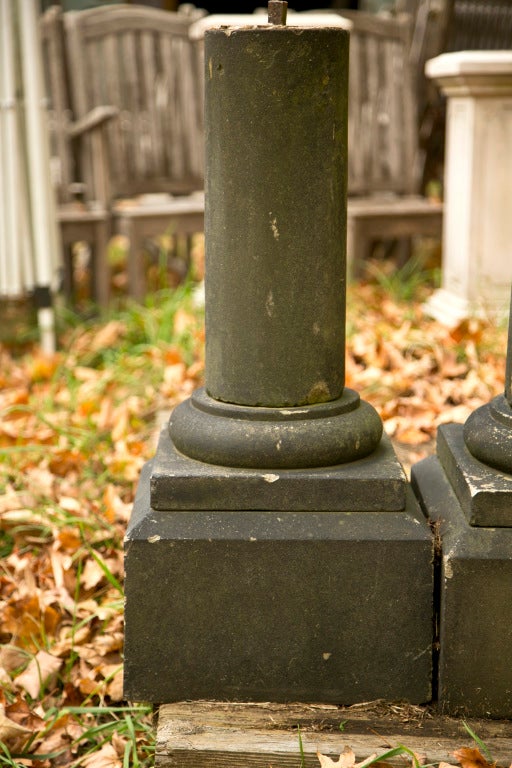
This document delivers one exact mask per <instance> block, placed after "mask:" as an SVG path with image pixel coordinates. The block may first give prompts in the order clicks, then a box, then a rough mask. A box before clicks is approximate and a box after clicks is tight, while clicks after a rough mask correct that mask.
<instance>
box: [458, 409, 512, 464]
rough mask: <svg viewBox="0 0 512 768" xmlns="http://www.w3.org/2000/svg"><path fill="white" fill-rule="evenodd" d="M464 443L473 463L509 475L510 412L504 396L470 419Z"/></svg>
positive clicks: (511, 461)
mask: <svg viewBox="0 0 512 768" xmlns="http://www.w3.org/2000/svg"><path fill="white" fill-rule="evenodd" d="M464 442H465V443H466V447H467V449H468V450H469V452H470V453H471V454H472V455H473V456H474V457H475V459H478V461H481V462H483V463H484V464H487V465H488V466H489V467H493V468H494V469H499V470H501V471H502V472H508V473H509V474H512V408H511V407H510V405H509V404H508V402H507V400H506V398H505V397H504V395H498V397H495V398H494V399H493V400H491V402H490V403H487V404H486V405H483V406H481V408H477V410H476V411H474V413H472V414H471V416H469V418H468V419H467V421H466V423H465V425H464Z"/></svg>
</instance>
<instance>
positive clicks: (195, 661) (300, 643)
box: [125, 465, 433, 703]
mask: <svg viewBox="0 0 512 768" xmlns="http://www.w3.org/2000/svg"><path fill="white" fill-rule="evenodd" d="M150 472H151V466H150V465H149V466H148V465H147V466H146V468H145V470H144V475H143V477H142V478H141V482H140V485H139V490H138V494H137V499H136V503H135V507H134V512H133V516H132V520H131V522H130V526H129V529H128V532H127V536H126V553H125V564H126V601H127V602H126V637H125V695H126V696H127V697H128V698H129V699H131V700H135V701H153V702H164V701H166V702H170V701H176V700H179V699H202V698H216V699H229V700H255V701H265V700H272V701H297V700H299V701H304V702H308V701H319V700H321V701H324V702H335V703H354V702H357V701H363V700H366V699H372V698H380V697H384V698H390V699H402V698H403V699H407V700H409V701H411V702H416V703H419V702H424V701H427V700H429V698H430V695H431V690H430V685H431V650H432V648H431V646H432V624H433V622H432V591H433V584H432V540H431V536H430V531H429V528H428V526H427V524H426V522H425V520H424V518H423V516H422V514H421V513H420V512H419V510H418V507H417V505H416V503H415V501H414V499H413V497H412V494H410V493H409V497H408V501H407V507H406V510H405V511H403V512H397V513H393V512H388V513H386V514H381V513H379V512H375V513H372V512H365V513H358V512H357V511H355V512H314V511H310V512H292V511H288V512H265V511H250V510H246V511H236V510H234V511H217V512H215V511H211V512H208V511H206V510H204V511H158V510H155V509H152V508H151V507H150V506H149V473H150Z"/></svg>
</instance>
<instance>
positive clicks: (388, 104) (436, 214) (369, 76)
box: [338, 10, 443, 276]
mask: <svg viewBox="0 0 512 768" xmlns="http://www.w3.org/2000/svg"><path fill="white" fill-rule="evenodd" d="M338 13H340V14H341V15H342V16H344V17H346V18H348V19H350V21H351V22H352V30H351V33H350V34H351V38H350V70H349V123H348V132H349V137H348V152H349V156H348V162H349V167H348V206H347V259H348V274H349V276H354V275H356V274H357V273H358V271H359V270H360V268H361V265H362V264H363V263H364V261H365V259H366V258H368V256H369V255H370V253H371V250H372V246H373V244H374V242H375V241H376V240H403V239H406V241H407V240H408V241H410V239H411V238H412V237H414V236H416V235H422V236H428V237H436V238H440V237H441V231H442V211H443V206H442V203H440V202H435V201H431V200H429V199H427V198H426V197H425V196H424V195H423V194H422V190H421V181H422V164H421V156H420V152H419V143H418V122H417V110H416V94H415V86H416V83H415V80H414V78H413V75H412V72H411V68H410V62H409V55H410V43H411V37H410V35H411V17H410V16H409V15H407V14H402V15H398V16H389V17H387V16H380V15H375V14H367V13H364V12H362V11H352V12H351V11H345V10H340V11H338Z"/></svg>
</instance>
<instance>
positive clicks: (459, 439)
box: [437, 424, 512, 528]
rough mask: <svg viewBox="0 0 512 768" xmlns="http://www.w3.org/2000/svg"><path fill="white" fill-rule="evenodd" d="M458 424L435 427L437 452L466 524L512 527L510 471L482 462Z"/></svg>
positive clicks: (511, 479) (511, 476)
mask: <svg viewBox="0 0 512 768" xmlns="http://www.w3.org/2000/svg"><path fill="white" fill-rule="evenodd" d="M463 430H464V427H463V426H462V424H446V425H444V426H441V427H439V430H438V434H437V455H438V457H439V460H440V462H441V464H442V465H443V468H444V471H445V472H446V476H447V477H448V479H449V481H450V483H451V486H452V488H453V490H454V491H455V493H456V495H457V499H458V500H459V504H460V505H461V507H462V510H463V512H464V514H465V515H466V518H467V521H468V523H469V524H470V525H477V526H480V525H481V526H487V527H491V528H492V527H501V526H503V527H512V475H508V474H506V473H505V472H500V471H499V470H497V469H493V468H492V467H488V466H486V465H485V464H482V462H481V461H478V459H475V458H474V456H472V455H471V453H470V452H469V451H468V449H467V448H466V445H465V443H464V436H463Z"/></svg>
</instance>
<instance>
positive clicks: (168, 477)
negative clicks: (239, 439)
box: [150, 429, 407, 512]
mask: <svg viewBox="0 0 512 768" xmlns="http://www.w3.org/2000/svg"><path fill="white" fill-rule="evenodd" d="M406 487H407V481H406V477H405V474H404V471H403V469H402V466H401V465H400V463H399V462H398V460H397V458H396V455H395V452H394V450H393V447H392V445H391V443H390V441H389V438H388V437H387V436H386V435H384V436H383V438H382V440H381V442H380V444H379V445H378V447H377V449H376V450H375V451H373V453H372V454H371V455H370V456H367V457H366V458H364V459H359V460H358V461H351V462H348V463H347V464H339V465H336V466H332V467H319V468H314V469H278V470H276V469H241V468H239V467H223V466H219V465H215V464H205V463H204V462H201V461H195V460H194V459H190V458H189V457H188V456H184V455H183V454H181V453H179V452H178V451H177V450H176V448H175V447H174V445H173V443H172V440H171V439H170V437H169V431H168V429H163V430H162V432H161V434H160V439H159V443H158V448H157V452H156V456H155V458H154V461H153V468H152V472H151V479H150V488H151V499H150V503H151V506H152V507H153V509H168V510H171V509H175V510H185V509H190V510H199V509H204V510H212V509H232V510H257V509H261V510H268V509H273V510H295V511H296V510H314V511H316V512H320V511H322V510H332V509H335V510H338V511H341V510H343V511H356V510H357V511H358V512H376V511H391V512H396V511H398V510H401V509H404V507H405V494H406Z"/></svg>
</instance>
